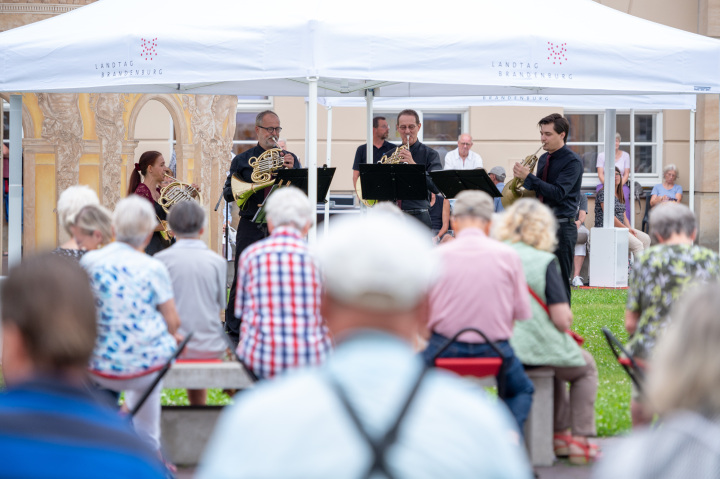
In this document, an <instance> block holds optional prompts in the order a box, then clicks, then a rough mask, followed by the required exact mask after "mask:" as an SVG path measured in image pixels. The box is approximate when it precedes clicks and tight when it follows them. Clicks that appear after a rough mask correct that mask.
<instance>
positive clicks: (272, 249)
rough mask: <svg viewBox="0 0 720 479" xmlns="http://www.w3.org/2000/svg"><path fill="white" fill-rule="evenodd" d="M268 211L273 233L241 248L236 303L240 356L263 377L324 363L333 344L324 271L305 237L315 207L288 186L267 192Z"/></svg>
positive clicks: (266, 210) (238, 351)
mask: <svg viewBox="0 0 720 479" xmlns="http://www.w3.org/2000/svg"><path fill="white" fill-rule="evenodd" d="M265 213H266V218H267V225H268V231H269V232H270V236H269V237H267V238H265V239H264V240H261V241H258V242H257V243H254V244H252V245H251V246H249V247H248V248H247V249H246V250H245V251H243V252H242V255H241V256H240V262H239V264H238V278H237V296H236V298H237V299H236V302H235V316H237V317H238V318H240V317H242V318H243V320H242V323H240V343H239V344H238V348H237V354H238V357H239V358H240V359H241V360H242V361H244V362H245V364H246V365H247V366H248V367H249V368H250V369H251V370H252V371H253V372H254V373H255V375H256V376H257V377H258V378H261V379H262V378H270V377H272V376H275V375H276V374H279V373H281V372H283V371H284V370H286V369H288V368H294V367H298V366H306V365H317V364H320V363H322V362H323V361H325V359H326V358H327V356H328V354H329V353H330V350H331V348H332V343H331V340H330V335H329V333H328V330H327V326H326V325H325V322H324V321H323V318H322V317H321V316H320V293H321V289H322V288H321V286H322V285H321V277H320V271H319V269H318V266H317V262H316V260H315V259H314V258H313V257H312V256H311V255H310V251H309V249H308V245H307V243H306V242H305V240H304V239H303V238H304V237H305V235H307V232H308V230H309V229H310V226H311V225H312V222H313V220H314V218H315V208H314V207H313V205H311V204H310V201H309V200H308V197H307V196H305V194H304V193H303V192H302V191H300V190H298V189H297V188H295V187H287V188H280V189H278V190H276V191H275V192H273V194H272V195H271V196H270V197H268V199H267V202H266V204H265Z"/></svg>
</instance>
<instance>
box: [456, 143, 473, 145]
mask: <svg viewBox="0 0 720 479" xmlns="http://www.w3.org/2000/svg"><path fill="white" fill-rule="evenodd" d="M458 145H462V146H472V143H458Z"/></svg>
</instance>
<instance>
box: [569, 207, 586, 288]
mask: <svg viewBox="0 0 720 479" xmlns="http://www.w3.org/2000/svg"><path fill="white" fill-rule="evenodd" d="M587 212H588V201H587V196H585V195H583V194H581V195H580V205H579V206H578V213H577V216H576V217H575V226H577V230H578V237H577V241H576V242H575V258H574V259H573V266H574V269H575V274H574V275H573V280H572V285H573V286H578V287H579V286H582V285H584V284H585V282H584V280H583V278H582V277H581V276H580V270H582V267H583V262H584V261H585V257H586V256H587V242H588V239H589V238H590V232H589V231H588V229H587V228H586V227H585V217H586V216H587Z"/></svg>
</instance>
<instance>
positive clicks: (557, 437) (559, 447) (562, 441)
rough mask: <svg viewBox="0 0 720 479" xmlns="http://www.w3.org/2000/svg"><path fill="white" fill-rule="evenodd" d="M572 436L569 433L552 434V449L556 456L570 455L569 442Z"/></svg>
mask: <svg viewBox="0 0 720 479" xmlns="http://www.w3.org/2000/svg"><path fill="white" fill-rule="evenodd" d="M572 440H573V437H572V436H571V435H570V434H563V433H559V432H556V433H555V434H553V450H554V451H555V456H556V457H568V456H569V455H570V443H571V442H572Z"/></svg>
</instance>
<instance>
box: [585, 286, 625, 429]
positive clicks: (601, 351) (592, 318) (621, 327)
mask: <svg viewBox="0 0 720 479" xmlns="http://www.w3.org/2000/svg"><path fill="white" fill-rule="evenodd" d="M626 299H627V291H626V290H613V289H579V290H573V294H572V311H573V316H574V320H573V328H572V329H573V330H574V331H576V332H577V333H578V334H580V335H581V336H582V337H583V338H585V344H584V346H583V347H584V348H585V349H587V350H588V352H589V353H590V354H592V356H593V358H595V363H596V364H597V368H598V376H599V387H598V396H597V400H596V401H595V424H596V426H597V434H598V436H614V435H616V434H622V433H626V432H628V431H629V430H630V427H631V422H630V378H629V377H628V376H627V374H625V371H624V370H623V369H622V367H621V366H620V365H619V364H618V363H617V361H616V360H615V357H614V356H613V354H612V352H611V351H610V348H609V347H608V345H607V342H606V341H605V336H604V335H603V334H602V331H601V330H600V329H601V328H602V327H607V328H608V329H609V330H610V331H612V333H613V334H614V335H615V336H616V337H617V338H618V339H619V340H620V341H621V342H623V343H624V342H626V341H627V332H626V331H625V302H626Z"/></svg>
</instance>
